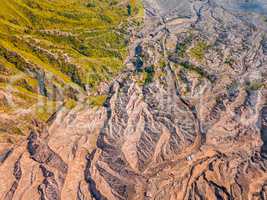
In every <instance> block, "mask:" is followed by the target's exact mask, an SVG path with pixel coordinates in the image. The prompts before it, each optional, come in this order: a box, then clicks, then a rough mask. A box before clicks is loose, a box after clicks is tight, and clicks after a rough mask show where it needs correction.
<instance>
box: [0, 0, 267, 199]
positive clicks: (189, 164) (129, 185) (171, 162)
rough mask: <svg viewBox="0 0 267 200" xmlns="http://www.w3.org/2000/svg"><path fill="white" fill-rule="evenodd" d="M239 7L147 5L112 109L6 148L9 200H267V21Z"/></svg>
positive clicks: (79, 111)
mask: <svg viewBox="0 0 267 200" xmlns="http://www.w3.org/2000/svg"><path fill="white" fill-rule="evenodd" d="M231 2H232V3H227V1H218V2H217V3H216V1H213V0H207V1H179V2H178V1H173V0H167V1H161V0H155V1H152V0H144V7H145V23H144V27H143V29H142V30H141V31H140V32H135V31H134V30H133V31H132V34H133V35H132V38H131V41H132V43H131V45H130V47H129V56H128V58H127V60H126V67H125V70H124V71H123V72H122V73H121V74H120V75H118V77H117V78H116V79H115V80H114V81H113V82H112V83H111V85H110V88H109V93H108V97H107V99H106V101H105V103H104V106H103V107H100V108H90V107H88V106H86V105H83V104H82V105H77V106H76V107H75V108H74V109H72V110H71V111H67V110H61V111H60V112H58V113H57V115H56V116H55V117H54V118H51V120H50V121H49V123H48V124H40V123H36V125H35V127H36V128H35V129H34V130H32V132H31V133H30V135H29V137H28V139H27V141H24V142H21V144H17V145H15V146H10V147H9V146H8V147H6V146H4V145H2V146H1V147H0V185H1V187H0V199H42V200H52V199H80V200H86V199H88V200H90V199H96V200H102V199H108V200H113V199H114V200H115V199H120V200H124V199H136V200H137V199H138V200H139V199H177V200H180V199H184V200H191V199H192V200H193V199H194V200H200V199H207V200H216V199H225V200H228V199H229V200H230V199H234V200H251V199H255V200H258V199H261V200H265V199H267V172H266V170H267V160H266V159H267V148H266V146H267V104H266V103H267V98H266V97H267V90H266V76H267V74H266V70H267V35H266V30H267V22H266V17H265V14H267V12H266V11H265V9H264V8H265V7H264V6H262V9H260V12H258V9H252V10H247V9H245V10H244V9H236V8H239V6H241V8H243V7H242V5H243V4H242V3H249V2H247V1H246V2H245V1H244V2H242V1H231ZM233 2H235V3H233ZM257 2H258V3H259V4H260V5H261V4H262V5H264V2H263V1H262V2H263V3H262V2H261V1H257Z"/></svg>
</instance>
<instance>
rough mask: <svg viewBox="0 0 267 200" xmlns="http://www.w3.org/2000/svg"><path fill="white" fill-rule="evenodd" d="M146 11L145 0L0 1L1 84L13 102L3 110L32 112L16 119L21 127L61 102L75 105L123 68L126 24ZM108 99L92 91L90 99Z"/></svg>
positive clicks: (43, 116)
mask: <svg viewBox="0 0 267 200" xmlns="http://www.w3.org/2000/svg"><path fill="white" fill-rule="evenodd" d="M129 6H130V7H131V13H130V14H129ZM142 17H143V8H142V3H141V0H126V1H123V2H122V1H118V0H53V1H51V0H38V1H37V0H3V1H1V9H0V84H1V90H2V91H3V93H5V95H6V97H7V96H8V95H9V94H11V96H12V99H13V102H14V105H13V104H12V105H5V103H4V104H3V106H1V107H0V113H1V112H6V111H7V113H8V114H10V115H12V116H14V119H15V115H14V112H15V110H20V109H22V111H21V112H23V113H28V114H25V116H23V117H18V118H16V119H15V121H16V123H17V124H16V125H15V127H16V126H18V127H20V126H22V125H23V124H29V122H30V120H32V118H33V117H36V118H37V119H38V120H40V121H46V120H47V118H49V115H51V114H52V113H53V112H54V111H55V110H56V109H57V107H58V106H59V105H62V103H63V102H65V106H66V107H67V108H69V109H72V108H73V107H75V105H76V101H77V99H78V98H79V96H85V95H87V91H85V90H89V91H90V92H91V93H96V90H97V88H98V86H99V85H100V83H101V82H102V81H105V82H108V81H110V80H111V79H112V78H113V77H114V76H115V75H117V74H118V73H119V72H120V70H121V69H123V63H124V59H125V58H126V56H127V45H128V41H129V34H128V32H127V30H128V27H129V26H133V25H136V23H132V22H136V21H138V20H140V19H141V18H142ZM7 88H8V89H7ZM40 91H43V92H40ZM44 91H45V92H44ZM6 97H4V99H6ZM40 99H42V101H47V103H44V104H43V105H42V106H39V103H40V102H39V101H40ZM43 99H44V100H43ZM58 101H60V103H59V102H58ZM104 101H105V97H104V96H93V97H92V98H91V100H90V102H91V103H90V104H91V105H95V106H100V105H102V104H103V102H104ZM37 104H38V105H37ZM15 108H16V109H15ZM25 126H26V125H25ZM0 128H1V124H0ZM23 130H25V129H23Z"/></svg>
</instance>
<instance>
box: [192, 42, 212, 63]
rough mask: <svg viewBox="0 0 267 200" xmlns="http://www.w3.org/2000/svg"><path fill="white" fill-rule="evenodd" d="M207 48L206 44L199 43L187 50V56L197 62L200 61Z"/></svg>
mask: <svg viewBox="0 0 267 200" xmlns="http://www.w3.org/2000/svg"><path fill="white" fill-rule="evenodd" d="M208 48H209V45H208V44H207V43H206V42H204V41H199V42H197V43H196V44H195V46H194V47H193V48H191V49H190V50H189V55H190V56H191V57H192V58H194V59H196V60H197V61H202V60H203V59H204V55H205V53H206V51H207V50H208Z"/></svg>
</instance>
